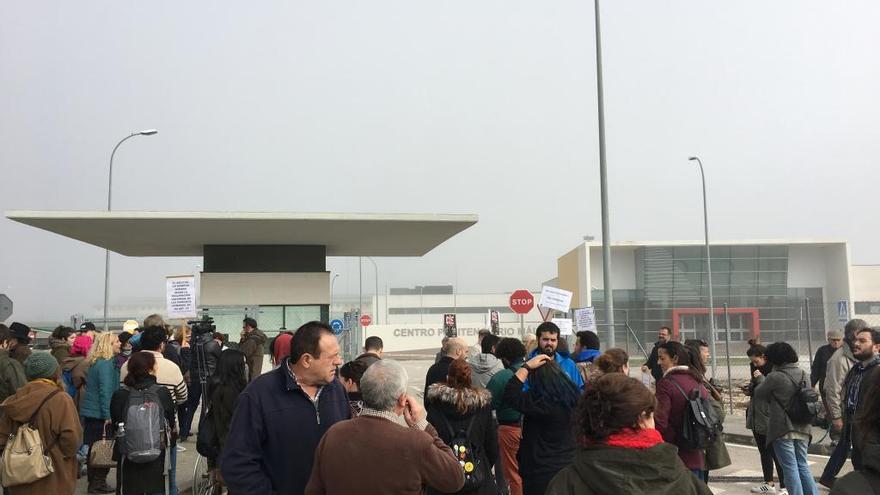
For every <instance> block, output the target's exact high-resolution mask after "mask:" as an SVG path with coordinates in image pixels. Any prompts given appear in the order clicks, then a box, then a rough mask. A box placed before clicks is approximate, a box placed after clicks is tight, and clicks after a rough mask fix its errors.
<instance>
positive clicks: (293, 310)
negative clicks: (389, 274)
mask: <svg viewBox="0 0 880 495" xmlns="http://www.w3.org/2000/svg"><path fill="white" fill-rule="evenodd" d="M284 319H285V326H286V327H287V329H288V330H291V331H293V330H296V329H297V328H299V327H301V326H302V325H303V324H305V323H308V322H310V321H316V320H320V319H321V307H320V306H317V305H314V306H284ZM373 319H374V321H375V316H374V317H373ZM383 320H384V318H383Z"/></svg>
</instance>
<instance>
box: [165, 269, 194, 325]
mask: <svg viewBox="0 0 880 495" xmlns="http://www.w3.org/2000/svg"><path fill="white" fill-rule="evenodd" d="M165 306H166V308H167V313H168V318H169V319H175V318H195V317H196V278H195V277H194V276H193V275H183V276H179V277H166V278H165Z"/></svg>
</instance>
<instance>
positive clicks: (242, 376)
mask: <svg viewBox="0 0 880 495" xmlns="http://www.w3.org/2000/svg"><path fill="white" fill-rule="evenodd" d="M247 384H248V374H247V366H246V365H245V355H244V353H242V352H241V351H239V350H236V349H227V350H225V351H223V352H222V353H220V359H218V360H217V371H216V372H215V373H214V375H212V376H211V378H210V381H209V382H208V392H207V394H208V398H209V402H208V404H207V405H206V407H207V408H208V410H210V412H211V415H212V416H213V417H214V430H215V431H216V433H217V441H218V444H219V446H220V450H219V454H218V456H217V458H216V459H209V462H210V466H211V467H212V469H214V473H215V476H216V479H217V482H218V483H219V486H217V487H216V489H220V488H222V486H223V485H222V483H223V478H222V477H221V475H220V465H219V460H220V458H221V455H222V452H223V447H225V446H226V439H227V438H228V437H229V425H230V423H231V422H232V413H234V412H235V406H236V404H238V396H239V395H241V392H242V390H244V388H245V387H246V386H247ZM215 493H219V492H215Z"/></svg>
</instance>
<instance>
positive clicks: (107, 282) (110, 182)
mask: <svg viewBox="0 0 880 495" xmlns="http://www.w3.org/2000/svg"><path fill="white" fill-rule="evenodd" d="M157 132H159V131H157V130H156V129H144V130H143V131H137V132H132V133H131V134H129V135H128V136H125V137H124V138H122V139H121V140H119V142H118V143H116V146H114V147H113V152H112V153H110V173H109V174H107V211H110V210H111V209H112V205H113V157H114V156H116V150H117V149H119V145H121V144H122V143H124V142H126V141H127V140H129V139H131V138H133V137H135V136H152V135H154V134H156V133H157ZM109 302H110V250H109V249H105V250H104V331H105V332H106V331H107V330H108V328H109V326H110V323H109V322H108V321H107V307H108V304H109Z"/></svg>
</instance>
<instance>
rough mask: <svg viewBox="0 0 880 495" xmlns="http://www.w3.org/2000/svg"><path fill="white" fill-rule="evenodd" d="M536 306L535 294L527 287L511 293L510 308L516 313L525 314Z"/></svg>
mask: <svg viewBox="0 0 880 495" xmlns="http://www.w3.org/2000/svg"><path fill="white" fill-rule="evenodd" d="M534 307H535V296H533V295H532V293H531V292H529V291H527V290H525V289H519V290H517V291H514V292H513V294H511V295H510V309H512V310H513V312H514V313H517V314H521V315H524V314H526V313H528V312H529V311H531V310H532V308H534Z"/></svg>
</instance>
